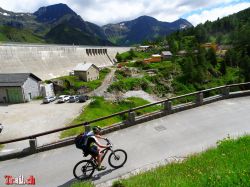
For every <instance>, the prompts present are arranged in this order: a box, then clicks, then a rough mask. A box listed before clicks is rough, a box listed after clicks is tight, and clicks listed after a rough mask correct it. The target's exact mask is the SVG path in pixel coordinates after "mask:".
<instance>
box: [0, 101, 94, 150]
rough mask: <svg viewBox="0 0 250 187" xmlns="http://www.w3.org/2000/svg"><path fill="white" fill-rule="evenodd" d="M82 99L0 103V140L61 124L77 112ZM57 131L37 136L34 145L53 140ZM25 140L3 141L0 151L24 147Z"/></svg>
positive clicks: (33, 132) (56, 126) (43, 130)
mask: <svg viewBox="0 0 250 187" xmlns="http://www.w3.org/2000/svg"><path fill="white" fill-rule="evenodd" d="M89 102H90V101H88V102H85V103H62V104H57V103H56V102H53V103H49V104H41V101H31V102H29V103H22V104H13V105H0V123H2V124H3V125H4V129H3V131H2V133H1V134H0V141H4V140H9V139H15V138H20V137H24V136H28V135H32V134H36V133H41V132H45V131H49V130H53V129H56V128H60V127H64V126H65V124H67V123H69V122H71V121H72V120H73V119H74V118H75V117H76V116H77V115H79V114H80V113H81V110H82V108H83V106H85V105H87V104H88V103H89ZM58 139H59V133H54V134H51V135H48V136H46V137H40V138H38V145H42V144H45V143H50V142H53V141H57V140H58ZM27 145H28V141H22V142H18V143H10V144H6V145H5V148H4V150H3V151H2V152H8V151H11V150H13V149H21V148H24V147H27Z"/></svg>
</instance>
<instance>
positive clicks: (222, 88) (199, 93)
mask: <svg viewBox="0 0 250 187" xmlns="http://www.w3.org/2000/svg"><path fill="white" fill-rule="evenodd" d="M242 86H249V87H248V89H249V90H250V82H246V83H239V84H231V85H226V86H219V87H215V88H210V89H206V90H202V91H197V92H193V93H189V94H185V95H180V96H176V97H172V98H169V99H165V100H162V101H158V102H155V103H150V104H147V105H143V106H139V107H136V108H132V109H130V110H125V111H122V112H118V113H114V114H112V115H109V116H105V117H101V118H97V119H94V120H91V121H88V122H84V123H81V124H77V125H73V126H69V127H64V128H58V129H55V130H51V131H46V132H43V133H38V134H34V135H31V136H26V137H22V138H17V139H12V140H7V141H2V142H0V144H8V143H13V142H18V141H23V140H31V139H36V138H37V137H40V136H45V135H48V134H53V133H56V132H61V131H64V130H68V129H72V128H76V127H82V126H86V125H89V124H92V123H95V122H99V121H103V120H105V119H109V118H112V117H115V116H120V115H124V114H128V115H129V116H130V114H131V113H133V112H136V111H138V110H141V109H144V108H147V107H151V106H155V105H159V104H166V109H167V110H168V109H169V108H170V110H172V104H171V102H172V101H174V100H178V99H182V98H186V97H189V96H196V100H195V101H194V104H195V105H196V106H200V105H202V104H203V101H204V98H203V94H204V93H207V92H210V91H215V90H219V91H220V92H221V94H219V95H218V94H217V95H214V96H220V95H222V96H223V97H224V98H227V97H229V94H230V88H233V87H242ZM170 113H171V112H170ZM133 117H135V116H133Z"/></svg>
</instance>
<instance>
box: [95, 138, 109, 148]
mask: <svg viewBox="0 0 250 187" xmlns="http://www.w3.org/2000/svg"><path fill="white" fill-rule="evenodd" d="M95 143H96V145H98V147H100V148H108V147H109V146H108V145H102V144H100V143H99V142H98V141H97V139H95Z"/></svg>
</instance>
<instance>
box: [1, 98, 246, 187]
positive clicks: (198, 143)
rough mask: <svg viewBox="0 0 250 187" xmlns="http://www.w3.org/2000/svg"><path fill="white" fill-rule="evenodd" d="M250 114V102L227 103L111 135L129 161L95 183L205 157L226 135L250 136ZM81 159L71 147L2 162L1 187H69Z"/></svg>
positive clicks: (101, 176) (108, 170) (195, 109)
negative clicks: (28, 185) (13, 180)
mask: <svg viewBox="0 0 250 187" xmlns="http://www.w3.org/2000/svg"><path fill="white" fill-rule="evenodd" d="M249 111H250V97H242V98H237V99H230V100H223V101H219V102H216V103H212V104H209V105H204V106H201V107H198V108H194V109H191V110H187V111H183V112H179V113H176V114H173V115H169V116H166V117H163V118H160V119H156V120H153V121H150V122H147V123H143V124H140V125H136V126H133V127H130V128H127V129H123V130H120V131H117V132H114V133H111V134H109V135H107V137H108V138H109V139H110V140H111V141H112V142H113V143H114V144H115V147H114V148H122V149H124V150H126V151H127V153H128V161H127V163H126V164H125V165H124V167H122V168H120V169H117V170H112V169H111V168H110V167H108V168H107V170H106V171H102V172H99V173H98V172H95V173H94V178H93V181H94V183H95V184H100V183H103V182H105V181H108V180H111V179H113V178H117V177H120V176H122V175H124V174H126V173H128V172H131V171H134V170H136V169H137V168H144V167H145V166H150V165H152V164H154V163H157V162H159V161H162V160H165V159H168V158H171V157H183V156H187V155H189V154H192V153H196V152H201V151H203V150H206V149H207V148H209V147H211V146H215V145H216V142H217V141H218V140H221V139H223V138H225V137H227V136H228V135H230V136H231V137H237V136H241V135H243V134H247V133H248V134H249V133H250V125H249V121H250V115H249ZM81 159H82V156H81V151H79V150H77V149H76V148H75V147H74V146H73V145H72V146H67V147H64V148H60V149H55V150H52V151H48V152H43V153H39V154H36V155H31V156H28V157H25V158H20V159H14V160H9V161H4V162H1V163H0V186H4V183H5V179H4V176H5V175H11V176H14V177H18V176H20V175H23V176H24V177H28V176H30V175H32V176H34V177H35V179H36V185H35V186H36V187H44V186H46V187H56V186H58V187H67V186H70V185H71V184H72V183H73V182H74V181H75V179H74V177H73V174H72V170H73V167H74V165H75V164H76V163H77V162H78V161H80V160H81ZM104 165H108V164H107V160H105V162H104Z"/></svg>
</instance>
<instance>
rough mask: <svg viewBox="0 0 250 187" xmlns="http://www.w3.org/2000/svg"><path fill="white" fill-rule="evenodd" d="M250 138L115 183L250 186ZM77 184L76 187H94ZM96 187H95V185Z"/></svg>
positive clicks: (123, 186) (125, 186) (133, 186)
mask: <svg viewBox="0 0 250 187" xmlns="http://www.w3.org/2000/svg"><path fill="white" fill-rule="evenodd" d="M249 159H250V136H249V135H246V136H244V137H241V138H238V139H237V140H233V139H230V138H227V139H224V140H223V141H219V142H218V143H217V148H212V149H209V150H207V151H205V152H203V153H200V154H195V155H192V156H189V157H188V158H187V159H186V160H184V161H183V162H180V163H172V164H168V165H166V166H161V167H159V168H156V169H153V170H151V171H148V172H145V173H141V174H138V175H136V176H133V177H130V178H128V179H124V180H119V181H115V182H114V183H113V187H152V186H157V187H176V186H184V187H189V186H197V187H204V186H206V187H215V186H216V187H217V186H220V187H224V186H225V187H226V186H234V187H235V186H238V187H240V186H242V187H247V186H250V162H249ZM90 186H91V184H90V183H87V184H86V183H78V184H77V183H76V184H75V185H74V187H90ZM92 186H94V185H93V184H92Z"/></svg>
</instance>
